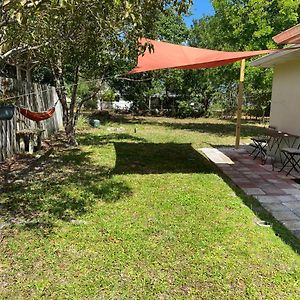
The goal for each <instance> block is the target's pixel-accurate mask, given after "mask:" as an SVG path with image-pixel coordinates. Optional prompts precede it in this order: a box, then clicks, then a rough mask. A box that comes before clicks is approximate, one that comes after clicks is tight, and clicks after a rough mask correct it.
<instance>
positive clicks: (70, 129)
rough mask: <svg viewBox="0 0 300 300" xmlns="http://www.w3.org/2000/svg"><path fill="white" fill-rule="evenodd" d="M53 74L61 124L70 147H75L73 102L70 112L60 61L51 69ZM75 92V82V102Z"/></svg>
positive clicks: (74, 95) (74, 92)
mask: <svg viewBox="0 0 300 300" xmlns="http://www.w3.org/2000/svg"><path fill="white" fill-rule="evenodd" d="M53 73H54V77H55V88H56V92H57V95H58V99H59V101H60V103H61V105H62V109H63V124H64V128H65V133H66V137H67V141H68V144H69V145H70V146H77V145H78V143H77V140H76V130H75V114H74V108H75V102H74V103H71V105H70V108H71V109H73V112H71V109H69V107H68V103H67V91H66V86H65V82H64V77H63V70H62V67H61V62H60V61H58V62H57V64H56V65H55V67H53ZM76 92H77V82H76V91H75V89H74V90H73V95H72V100H73V101H75V100H76Z"/></svg>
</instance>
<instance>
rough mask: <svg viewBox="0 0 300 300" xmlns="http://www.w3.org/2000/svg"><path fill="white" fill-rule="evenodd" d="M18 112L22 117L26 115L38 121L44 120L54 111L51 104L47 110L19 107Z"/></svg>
mask: <svg viewBox="0 0 300 300" xmlns="http://www.w3.org/2000/svg"><path fill="white" fill-rule="evenodd" d="M19 112H20V114H22V115H23V116H24V117H26V118H28V119H30V120H32V121H36V122H39V121H44V120H47V119H49V118H51V117H52V116H53V114H54V112H55V106H53V107H51V108H50V109H48V110H47V111H43V112H35V111H30V110H29V109H26V108H21V107H19Z"/></svg>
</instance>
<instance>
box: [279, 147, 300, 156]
mask: <svg viewBox="0 0 300 300" xmlns="http://www.w3.org/2000/svg"><path fill="white" fill-rule="evenodd" d="M281 151H282V152H285V153H289V154H294V155H300V149H298V148H283V149H281Z"/></svg>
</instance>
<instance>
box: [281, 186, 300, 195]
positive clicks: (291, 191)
mask: <svg viewBox="0 0 300 300" xmlns="http://www.w3.org/2000/svg"><path fill="white" fill-rule="evenodd" d="M282 190H283V191H284V192H285V193H286V194H289V195H295V194H299V195H300V190H298V189H295V188H290V189H282Z"/></svg>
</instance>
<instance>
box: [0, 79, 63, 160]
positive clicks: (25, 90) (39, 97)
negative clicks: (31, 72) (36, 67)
mask: <svg viewBox="0 0 300 300" xmlns="http://www.w3.org/2000/svg"><path fill="white" fill-rule="evenodd" d="M8 87H9V88H8ZM7 89H8V90H9V91H10V92H9V93H10V95H13V96H11V97H14V96H15V97H16V98H15V99H14V103H15V105H17V106H22V107H25V108H28V109H30V110H33V111H46V110H48V109H49V108H50V107H51V106H52V105H53V104H54V103H55V102H56V101H57V94H56V92H55V89H54V88H53V87H50V86H45V85H40V84H36V83H27V82H23V81H18V80H15V79H11V78H1V77H0V92H1V94H3V93H6V90H7ZM38 128H40V129H43V130H44V132H43V135H42V138H47V137H49V136H50V135H51V134H53V133H54V132H56V131H58V130H59V129H62V128H63V124H62V108H61V105H60V103H58V104H57V106H56V112H55V114H54V116H53V117H52V118H50V119H48V120H45V121H42V122H40V123H39V124H37V123H36V122H33V121H30V120H29V119H27V118H25V117H23V116H22V115H21V114H19V112H18V111H17V110H15V114H14V117H13V118H12V120H10V121H1V120H0V161H3V160H5V159H6V158H8V157H11V156H13V155H14V154H15V153H18V152H19V150H20V149H18V148H19V146H18V144H17V140H16V134H17V132H18V131H20V130H23V129H38Z"/></svg>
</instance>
